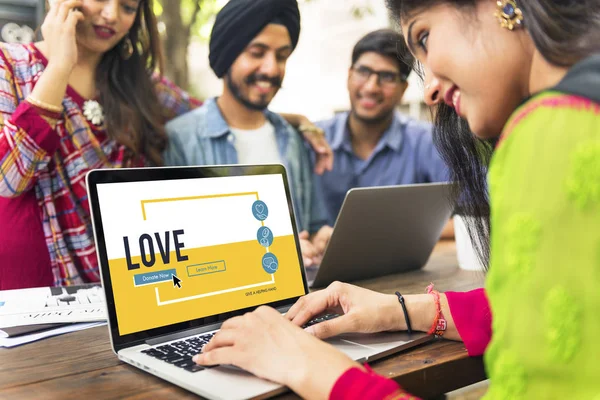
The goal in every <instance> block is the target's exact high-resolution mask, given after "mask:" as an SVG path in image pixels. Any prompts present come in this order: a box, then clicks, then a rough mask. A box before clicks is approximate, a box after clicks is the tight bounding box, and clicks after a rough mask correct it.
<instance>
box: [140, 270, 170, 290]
mask: <svg viewBox="0 0 600 400" xmlns="http://www.w3.org/2000/svg"><path fill="white" fill-rule="evenodd" d="M173 275H177V270H176V269H163V270H162V271H154V272H147V273H145V274H137V275H134V276H133V283H134V285H135V286H141V285H150V284H152V283H160V282H167V281H170V280H172V279H173Z"/></svg>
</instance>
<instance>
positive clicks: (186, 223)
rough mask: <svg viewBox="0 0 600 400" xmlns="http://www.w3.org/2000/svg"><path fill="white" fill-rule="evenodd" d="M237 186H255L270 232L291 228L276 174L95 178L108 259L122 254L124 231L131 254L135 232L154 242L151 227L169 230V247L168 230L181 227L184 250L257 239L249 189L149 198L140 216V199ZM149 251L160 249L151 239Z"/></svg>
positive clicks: (136, 251)
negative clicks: (110, 180)
mask: <svg viewBox="0 0 600 400" xmlns="http://www.w3.org/2000/svg"><path fill="white" fill-rule="evenodd" d="M242 192H258V195H259V199H260V200H262V201H264V202H265V203H266V204H267V207H268V210H269V215H268V218H267V219H266V220H265V226H267V227H269V228H270V229H271V230H272V232H273V235H274V236H275V237H277V236H287V235H291V234H292V233H293V231H292V222H291V220H290V217H289V211H288V203H287V198H286V195H285V187H284V184H283V176H282V175H279V174H273V175H252V176H236V177H225V178H223V177H220V178H201V179H180V180H163V181H148V182H127V183H105V184H100V185H98V200H99V203H100V212H101V214H102V224H103V228H104V237H105V241H106V249H107V255H108V259H117V258H125V248H124V245H123V237H124V236H128V237H129V248H130V251H131V256H132V257H135V256H139V255H140V249H139V244H138V242H139V237H140V235H142V234H144V233H147V234H150V236H152V238H153V240H154V241H155V242H156V240H155V238H154V232H159V234H160V235H161V238H162V239H163V240H164V233H165V231H170V232H171V233H170V237H169V240H170V242H171V245H170V251H173V250H175V248H174V244H173V237H172V231H174V230H179V229H183V230H184V231H185V234H184V235H180V236H179V241H180V242H183V243H184V244H185V247H184V248H183V249H182V254H184V255H185V249H192V248H198V247H206V246H213V245H218V244H227V243H235V242H242V241H248V240H256V234H257V231H258V229H259V228H260V227H261V223H260V221H258V220H257V219H255V218H254V215H253V214H252V204H253V203H254V202H255V201H256V197H255V196H254V195H248V196H239V197H237V196H236V197H220V198H212V199H197V200H183V201H173V202H161V203H149V204H146V206H145V208H146V221H144V220H143V216H142V207H141V201H142V200H151V199H164V198H177V197H191V196H207V195H221V194H228V193H242ZM154 251H155V253H158V252H159V249H158V246H157V245H156V243H155V244H154Z"/></svg>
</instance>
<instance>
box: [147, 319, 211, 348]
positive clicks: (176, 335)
mask: <svg viewBox="0 0 600 400" xmlns="http://www.w3.org/2000/svg"><path fill="white" fill-rule="evenodd" d="M221 324H222V322H219V323H217V324H211V325H204V326H201V327H198V328H191V329H186V330H184V331H179V332H175V333H169V334H168V335H162V336H157V337H153V338H151V339H148V340H146V344H148V345H150V346H156V345H157V344H161V343H165V342H170V341H172V340H177V339H182V338H185V337H188V336H194V335H200V334H202V333H206V332H210V331H214V330H217V329H219V328H220V327H221Z"/></svg>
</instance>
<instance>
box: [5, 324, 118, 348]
mask: <svg viewBox="0 0 600 400" xmlns="http://www.w3.org/2000/svg"><path fill="white" fill-rule="evenodd" d="M102 325H106V322H85V323H80V324H70V325H65V326H61V327H60V328H54V329H49V330H47V331H43V332H37V333H32V334H29V335H21V336H15V337H10V338H3V337H0V347H15V346H20V345H22V344H27V343H31V342H35V341H38V340H41V339H44V338H47V337H51V336H58V335H62V334H64V333H69V332H76V331H82V330H84V329H89V328H94V327H96V326H102Z"/></svg>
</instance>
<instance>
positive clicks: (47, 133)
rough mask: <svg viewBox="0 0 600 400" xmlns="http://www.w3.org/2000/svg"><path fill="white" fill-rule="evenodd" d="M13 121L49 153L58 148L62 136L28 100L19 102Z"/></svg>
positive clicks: (51, 153)
mask: <svg viewBox="0 0 600 400" xmlns="http://www.w3.org/2000/svg"><path fill="white" fill-rule="evenodd" d="M11 122H12V123H13V124H14V125H15V126H17V127H19V128H21V129H22V130H23V131H25V132H27V135H29V137H30V138H31V139H32V140H33V141H34V142H35V143H36V144H37V145H38V146H39V147H40V148H42V149H43V150H44V151H45V152H46V153H47V154H48V155H50V156H52V155H53V154H54V153H55V152H56V150H57V149H58V146H59V145H60V138H59V136H58V135H57V133H56V131H55V130H54V129H52V127H51V126H50V125H49V124H48V122H46V121H45V120H44V118H42V116H41V115H40V114H39V112H38V111H37V109H36V108H35V107H33V106H32V105H31V104H29V103H28V102H26V101H23V102H21V104H19V106H18V107H17V109H16V110H15V112H14V113H13V114H12V118H11Z"/></svg>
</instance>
